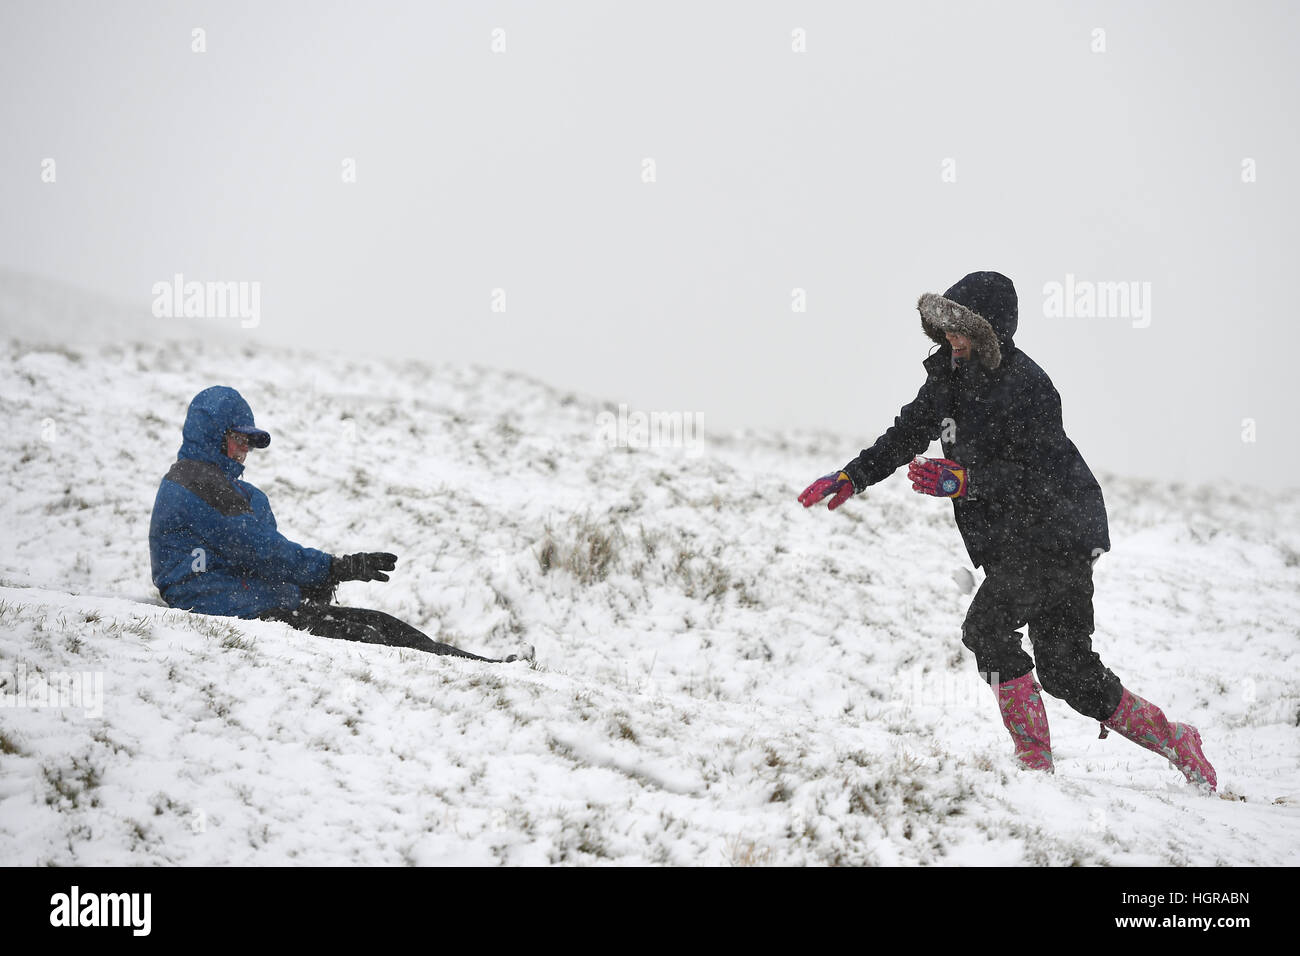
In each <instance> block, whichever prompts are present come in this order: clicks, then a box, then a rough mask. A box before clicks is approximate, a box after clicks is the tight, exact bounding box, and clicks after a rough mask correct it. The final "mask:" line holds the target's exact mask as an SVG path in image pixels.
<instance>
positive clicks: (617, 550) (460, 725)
mask: <svg viewBox="0 0 1300 956" xmlns="http://www.w3.org/2000/svg"><path fill="white" fill-rule="evenodd" d="M15 300H16V301H18V302H19V306H18V308H19V309H20V310H21V308H22V307H23V306H22V304H21V303H22V302H27V303H29V304H28V306H27V308H28V309H29V310H36V311H39V309H40V308H42V306H41V304H40V303H41V302H42V301H44V300H42V299H39V298H37V299H33V298H32V297H31V296H27V297H26V298H23V294H18V293H14V294H11V295H10V296H9V298H8V299H6V298H5V296H4V295H3V294H0V303H8V305H7V308H10V309H12V308H14V306H13V304H12V303H13V302H14V301H15ZM32 303H34V304H32ZM87 312H89V314H91V315H93V313H94V308H93V305H92V306H83V307H78V308H76V309H68V310H65V311H64V313H61V315H63V316H66V315H68V314H75V315H78V316H81V315H84V314H87ZM8 314H9V313H5V315H4V316H0V317H5V321H6V326H5V339H4V341H3V343H0V368H2V370H0V410H2V411H3V415H4V421H5V422H6V425H7V427H6V429H5V431H4V437H3V442H4V455H3V459H2V461H0V475H2V476H3V477H2V478H0V484H2V485H3V488H2V490H0V495H2V496H3V502H4V503H3V509H4V511H3V515H2V516H0V517H2V518H3V528H4V532H3V533H4V539H3V548H0V679H5V680H7V681H9V683H8V684H7V685H6V688H0V700H5V701H7V702H8V703H12V702H13V689H14V688H16V687H17V686H18V682H19V680H20V679H21V680H22V681H24V682H25V686H26V687H27V693H28V696H29V697H31V696H32V694H33V691H32V690H31V688H32V687H34V686H35V687H37V688H38V689H39V686H40V684H39V681H40V679H41V678H42V677H43V678H44V679H45V680H46V681H47V682H49V681H57V680H59V679H60V677H59V675H72V674H76V675H83V674H88V675H98V676H97V677H95V676H91V677H90V678H87V679H86V681H85V686H84V687H82V688H81V690H82V691H83V693H82V695H81V696H79V697H78V698H77V699H76V700H77V702H78V704H79V706H67V707H63V708H52V707H33V706H21V707H15V706H0V862H3V863H22V864H44V863H57V864H120V863H125V864H137V863H138V864H157V863H183V864H228V863H257V864H272V863H309V864H343V863H366V864H400V863H417V864H433V863H438V864H447V863H455V864H461V863H464V864H478V863H498V862H501V863H508V864H548V863H580V864H587V863H591V864H595V863H618V864H645V863H666V864H708V865H715V864H803V863H808V864H822V863H850V864H869V863H870V864H915V863H923V864H1019V863H1042V864H1069V863H1083V864H1101V863H1109V864H1122V865H1131V864H1156V865H1168V864H1173V865H1184V864H1196V865H1202V864H1203V865H1215V864H1232V865H1259V866H1273V865H1296V864H1297V863H1300V806H1298V804H1300V729H1298V727H1300V655H1298V651H1300V635H1298V628H1297V623H1296V622H1297V621H1300V505H1298V504H1297V503H1296V502H1295V501H1294V500H1291V501H1287V500H1280V501H1273V500H1265V499H1261V498H1258V497H1255V496H1254V495H1247V494H1245V493H1237V492H1235V491H1233V490H1232V489H1212V488H1195V487H1178V488H1167V487H1161V486H1157V485H1152V484H1148V483H1139V482H1134V481H1131V480H1126V479H1124V478H1122V477H1117V476H1111V475H1101V476H1099V477H1100V478H1101V480H1102V484H1103V488H1104V491H1105V493H1106V498H1107V503H1108V506H1109V508H1110V513H1111V520H1112V540H1113V542H1114V544H1115V549H1114V551H1113V552H1112V553H1111V554H1109V555H1107V556H1105V557H1104V558H1102V559H1101V561H1100V562H1099V563H1098V565H1097V567H1096V575H1095V576H1096V584H1097V605H1096V608H1097V611H1096V618H1097V625H1098V631H1097V634H1096V637H1095V644H1096V646H1097V647H1098V649H1099V650H1100V651H1101V653H1102V655H1103V659H1105V660H1106V661H1107V663H1108V664H1109V665H1110V666H1111V667H1112V668H1113V669H1114V670H1115V671H1116V672H1117V673H1119V674H1120V676H1121V677H1122V678H1123V679H1124V680H1125V683H1126V684H1127V685H1128V686H1129V687H1131V688H1132V689H1133V690H1135V691H1136V692H1138V693H1141V694H1143V695H1145V696H1147V697H1149V698H1151V699H1153V700H1155V701H1156V702H1157V703H1159V704H1161V705H1162V706H1163V707H1164V708H1165V709H1166V711H1167V712H1169V714H1170V715H1171V716H1172V717H1174V718H1175V719H1182V720H1189V721H1192V722H1193V723H1196V724H1197V725H1198V726H1199V727H1200V728H1201V730H1202V734H1203V737H1204V739H1205V742H1206V744H1205V745H1206V750H1207V754H1208V755H1209V756H1210V758H1211V760H1212V761H1213V762H1214V763H1215V765H1216V767H1217V768H1218V772H1219V779H1220V784H1221V787H1223V788H1225V789H1231V790H1232V791H1235V792H1237V793H1239V794H1242V795H1244V796H1246V797H1247V798H1248V799H1247V801H1245V802H1235V801H1227V800H1219V799H1214V798H1208V797H1204V796H1200V795H1198V794H1196V793H1194V792H1192V791H1191V790H1189V789H1188V788H1187V787H1186V786H1185V785H1184V784H1183V782H1182V778H1181V776H1180V775H1179V774H1178V773H1177V772H1176V771H1174V770H1172V769H1171V768H1170V767H1169V766H1168V765H1167V764H1166V763H1165V762H1164V761H1163V760H1161V759H1159V758H1157V757H1155V756H1154V755H1152V754H1150V753H1148V752H1146V751H1144V750H1140V749H1139V748H1137V747H1135V746H1133V745H1132V744H1130V743H1128V742H1127V741H1124V740H1122V739H1121V738H1119V737H1118V736H1117V735H1112V736H1111V737H1110V738H1108V739H1107V740H1105V741H1102V740H1098V739H1097V726H1096V724H1095V723H1093V722H1091V721H1089V720H1086V719H1085V718H1083V717H1081V716H1079V715H1077V714H1075V713H1074V712H1073V711H1071V710H1069V708H1068V707H1066V706H1065V705H1064V704H1063V703H1062V702H1059V701H1051V700H1049V703H1048V708H1049V714H1050V716H1051V718H1052V721H1053V723H1052V730H1053V739H1054V744H1055V756H1056V762H1057V773H1056V775H1055V776H1051V777H1044V776H1041V775H1035V774H1032V773H1029V772H1025V771H1020V770H1018V769H1016V768H1015V767H1013V765H1012V761H1011V758H1010V743H1009V741H1008V739H1007V737H1006V734H1005V731H1003V729H1002V727H1001V724H1000V722H999V720H998V717H997V714H996V711H995V708H994V706H993V702H992V695H991V693H990V692H989V690H988V688H987V687H986V686H985V685H983V684H982V683H980V682H979V681H978V679H977V678H976V676H975V674H974V668H973V664H972V663H971V661H970V658H969V655H968V653H967V652H966V651H965V650H964V648H962V646H961V644H960V625H961V620H962V616H963V614H964V611H965V607H966V605H967V603H968V602H969V599H970V597H969V594H967V593H966V592H964V591H963V590H962V589H961V588H960V587H959V585H958V583H957V582H956V580H955V578H954V572H958V571H959V570H960V569H961V568H963V567H965V566H966V563H965V556H964V551H963V550H962V548H961V543H960V539H959V538H958V536H957V534H956V531H955V529H954V528H953V527H952V522H951V517H950V509H949V508H948V506H947V505H946V504H945V503H942V502H937V501H932V500H929V499H923V498H920V497H918V496H916V495H914V494H912V493H911V492H910V490H908V488H907V486H906V484H905V482H904V481H903V480H902V479H901V478H900V477H898V476H895V477H894V478H892V479H890V480H889V481H887V482H885V483H883V484H882V485H880V486H877V487H876V488H873V489H871V490H870V491H869V492H868V493H867V494H866V495H864V496H861V497H859V498H857V499H854V500H853V501H851V502H849V504H848V505H846V506H845V507H844V508H842V509H841V510H840V511H838V512H836V513H834V514H830V513H828V512H826V511H825V510H824V509H817V510H815V511H812V512H805V511H804V510H803V509H802V508H801V507H799V506H798V505H797V504H796V502H795V501H794V497H795V495H796V494H797V493H798V491H799V489H801V488H802V487H803V486H804V485H805V484H806V483H807V482H808V481H809V480H810V479H811V478H812V477H814V476H816V475H818V474H822V473H823V472H825V471H827V470H828V469H830V468H832V467H834V466H836V465H838V464H842V463H843V461H844V460H846V459H847V458H848V457H851V456H852V454H854V453H855V452H856V450H857V449H858V448H859V447H861V445H862V444H863V442H864V441H869V440H870V439H871V438H872V437H874V435H875V434H876V433H877V431H878V430H879V427H880V426H881V425H883V424H885V423H887V422H888V421H889V420H891V418H892V415H893V412H894V409H878V410H875V412H874V413H872V412H870V410H864V422H863V432H862V434H859V435H831V434H825V433H800V434H767V433H745V434H733V435H727V436H717V435H709V434H707V433H706V435H705V440H704V441H703V443H702V446H701V447H698V448H694V449H690V450H684V449H642V450H636V449H627V448H613V449H611V448H608V447H606V446H605V445H604V444H603V443H601V442H600V441H599V440H598V439H599V429H598V426H597V421H598V419H597V416H598V415H599V414H600V413H601V412H602V411H604V410H606V409H607V408H608V407H611V406H605V405H602V404H601V403H599V402H597V401H594V400H590V399H587V398H583V397H579V396H574V395H566V394H564V393H562V392H559V391H556V390H554V389H552V388H549V387H546V386H543V385H541V384H539V383H537V382H534V381H531V380H529V379H526V378H523V377H520V376H516V375H510V374H506V373H501V372H495V371H487V370H480V369H466V368H450V367H441V366H429V365H424V364H418V363H407V364H403V363H396V362H390V361H382V360H377V359H363V358H355V357H347V356H338V355H314V354H307V353H291V352H286V351H281V350H267V349H264V348H258V349H257V350H256V351H254V350H253V349H252V348H251V347H246V346H241V345H240V344H239V343H238V341H237V340H234V339H231V338H228V339H227V340H224V341H218V340H215V339H214V340H211V341H209V342H206V343H196V342H186V341H182V340H177V341H168V342H159V343H154V344H143V343H137V342H134V341H131V340H130V339H113V338H111V337H110V338H108V339H107V340H105V339H104V338H103V337H102V336H100V337H96V336H93V335H89V334H87V335H80V334H77V332H76V330H75V329H69V328H68V327H67V325H66V319H60V317H59V316H49V315H42V316H38V317H37V319H35V320H31V319H30V317H29V320H28V321H27V323H26V324H24V325H22V326H19V325H17V324H16V323H15V324H14V325H12V326H11V325H10V324H9V320H8V318H7V315H8ZM61 321H63V322H64V324H63V325H60V322H61ZM33 329H37V330H44V332H45V334H43V335H42V334H38V333H37V332H33ZM42 341H44V342H45V343H47V344H39V343H40V342H42ZM49 342H58V343H62V344H61V345H50V344H48V343H49ZM34 343H37V344H34ZM212 384H228V385H233V386H235V387H237V388H239V389H240V390H241V391H242V392H243V393H244V395H245V397H246V398H248V400H249V402H250V404H251V405H252V407H253V410H254V413H255V414H256V416H257V420H258V423H259V425H261V426H262V427H264V428H266V429H268V430H269V431H270V432H271V433H272V435H273V440H272V444H271V447H270V448H269V449H267V450H266V451H264V452H258V451H254V452H252V453H251V455H250V462H249V468H248V471H247V473H246V477H247V478H248V479H249V480H250V481H252V482H254V483H255V484H258V485H259V486H260V487H262V488H263V490H265V491H266V492H267V494H268V495H269V496H270V499H271V502H272V505H273V506H274V508H275V510H276V515H277V517H278V519H279V521H280V526H281V530H282V531H284V532H285V533H286V534H287V535H288V536H289V537H291V538H293V539H295V540H298V541H300V542H302V543H304V544H310V545H313V546H316V547H320V548H323V549H325V550H329V551H334V552H335V553H341V552H347V551H354V550H378V549H384V550H391V551H394V552H396V553H397V554H399V556H400V560H399V563H398V569H397V572H396V573H395V574H394V576H393V580H392V581H391V583H389V584H356V583H353V584H347V585H344V587H343V588H342V589H341V592H340V597H341V599H342V600H343V601H344V602H345V603H351V604H356V605H360V606H370V607H377V608H380V609H382V610H385V611H389V612H391V613H393V614H396V615H398V616H400V617H403V618H405V619H407V620H409V621H411V622H412V623H414V624H416V625H417V626H420V627H422V628H423V629H424V630H425V631H426V632H427V633H429V634H430V635H431V636H433V637H434V638H435V639H437V640H441V641H448V642H451V643H454V644H457V645H459V646H463V647H465V648H467V649H470V650H473V651H476V652H484V653H492V654H498V653H501V654H504V653H506V652H508V651H509V650H511V649H512V648H513V647H514V646H515V645H516V644H517V643H518V642H519V641H520V640H525V641H528V642H530V643H533V644H534V645H535V646H536V648H537V656H538V663H537V665H536V666H534V667H531V668H530V667H529V666H527V665H525V664H512V665H504V666H498V667H492V666H486V665H481V664H475V663H473V662H466V661H458V660H448V659H442V658H433V657H428V656H425V655H420V654H417V653H414V652H410V651H399V650H395V649H389V648H382V647H371V646H362V645H353V644H345V643H339V642H330V641H327V640H324V639H320V638H314V637H311V636H308V635H305V634H302V633H299V632H296V631H293V630H291V629H289V628H287V627H285V626H283V625H278V624H269V623H262V622H241V621H235V620H232V619H223V618H205V617H201V616H194V615H187V614H184V613H180V612H176V611H171V610H168V609H166V608H164V607H161V606H159V605H158V599H157V594H156V592H155V591H154V590H153V588H152V585H151V583H150V581H149V562H148V551H147V531H148V521H149V510H150V507H151V505H152V502H153V496H154V493H155V491H156V489H157V485H158V481H159V478H160V477H161V475H162V474H163V472H164V471H165V470H166V468H167V467H168V466H169V464H170V462H171V461H172V460H173V459H174V457H175V453H176V449H177V448H178V447H179V444H180V425H181V421H182V420H183V417H184V412H185V407H186V404H187V403H188V401H189V399H190V398H191V397H192V396H193V395H194V393H195V392H197V391H198V390H200V389H201V388H203V387H205V386H208V385H212ZM1084 451H1085V454H1086V449H1084ZM977 577H978V575H977ZM78 680H81V677H80V676H78ZM96 680H98V681H100V684H99V685H98V686H100V687H101V688H102V697H101V698H99V702H100V705H101V706H102V714H100V715H99V716H91V715H88V714H87V713H86V710H87V705H89V704H93V703H94V698H93V694H92V693H91V691H90V690H88V689H87V688H90V689H93V688H94V687H95V686H96V685H95V681H96ZM6 689H7V690H8V694H9V696H8V697H7V698H6V697H4V693H5V691H6ZM90 709H91V710H92V711H94V712H98V710H99V708H98V707H91V708H90Z"/></svg>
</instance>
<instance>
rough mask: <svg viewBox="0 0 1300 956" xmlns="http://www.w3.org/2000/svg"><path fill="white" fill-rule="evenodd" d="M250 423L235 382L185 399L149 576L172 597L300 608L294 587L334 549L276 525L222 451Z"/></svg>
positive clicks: (214, 605) (239, 608)
mask: <svg viewBox="0 0 1300 956" xmlns="http://www.w3.org/2000/svg"><path fill="white" fill-rule="evenodd" d="M254 427H255V426H254V425H253V412H252V410H251V409H250V408H249V407H248V403H247V402H246V401H244V399H243V397H242V396H241V395H240V394H239V393H238V392H237V391H235V390H234V389H233V388H227V387H225V386H221V385H218V386H214V387H213V388H208V389H204V390H203V391H202V392H200V393H199V394H198V395H196V396H195V397H194V400H193V401H192V402H190V408H189V412H188V413H187V414H186V416H185V428H184V430H183V435H184V438H185V441H184V443H183V444H182V445H181V450H180V453H179V454H178V455H177V456H176V459H177V460H176V464H174V465H173V466H172V468H171V470H170V471H168V472H167V475H166V477H164V478H163V480H162V484H161V485H160V486H159V488H158V496H157V498H155V499H154V505H153V518H152V520H151V521H150V523H149V559H150V563H151V565H152V569H153V583H154V584H155V585H156V586H157V588H158V591H159V592H160V593H161V594H162V597H163V600H164V601H166V602H167V603H168V605H170V606H171V607H177V608H185V609H188V610H191V611H198V612H200V613H202V614H220V615H225V616H230V617H245V618H251V617H256V616H257V615H259V614H261V613H262V612H264V611H267V610H270V609H271V608H296V607H297V606H298V605H299V604H301V603H302V592H301V591H300V588H304V587H309V588H310V587H319V586H321V585H323V584H325V583H326V579H327V578H328V577H329V571H330V556H329V555H328V554H326V553H325V552H324V551H317V550H315V549H314V548H304V547H303V546H302V545H299V544H294V542H292V541H290V540H289V539H288V538H286V537H285V536H284V535H282V534H280V532H279V531H277V530H276V527H275V516H274V515H273V514H271V505H270V503H269V502H268V501H267V500H266V495H264V494H262V492H261V491H259V490H258V489H257V488H255V487H253V486H252V485H250V484H249V483H248V482H246V481H240V480H239V476H240V475H241V474H243V471H244V466H243V465H241V464H240V463H239V462H237V461H235V460H234V459H233V458H229V457H227V456H226V455H225V454H224V453H223V451H222V444H223V442H224V440H225V435H226V431H227V430H228V429H231V428H238V429H240V430H244V431H253V430H254ZM261 434H262V435H265V433H261Z"/></svg>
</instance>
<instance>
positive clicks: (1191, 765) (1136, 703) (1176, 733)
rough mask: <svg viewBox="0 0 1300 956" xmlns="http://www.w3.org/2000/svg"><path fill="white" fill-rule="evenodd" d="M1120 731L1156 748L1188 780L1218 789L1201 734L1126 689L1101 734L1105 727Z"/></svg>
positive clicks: (1142, 745) (1105, 722)
mask: <svg viewBox="0 0 1300 956" xmlns="http://www.w3.org/2000/svg"><path fill="white" fill-rule="evenodd" d="M1108 727H1109V728H1110V729H1111V730H1118V731H1119V732H1120V733H1121V734H1122V735H1123V736H1125V737H1127V738H1128V739H1129V740H1131V741H1133V743H1135V744H1137V745H1138V746H1139V747H1145V748H1146V749H1147V750H1154V751H1155V752H1156V753H1158V754H1160V755H1161V756H1162V757H1166V758H1168V760H1169V762H1170V763H1171V764H1173V765H1174V766H1175V767H1177V768H1178V769H1179V770H1181V771H1182V772H1183V776H1184V777H1186V778H1187V779H1188V781H1189V782H1191V783H1194V784H1197V785H1205V786H1208V787H1209V788H1210V789H1211V790H1215V789H1217V788H1218V784H1219V781H1218V778H1217V777H1216V776H1215V773H1214V768H1213V767H1212V766H1210V762H1209V761H1208V760H1206V759H1205V754H1204V753H1202V752H1201V735H1200V733H1199V732H1198V731H1197V729H1196V728H1195V727H1193V726H1192V725H1191V724H1171V723H1170V722H1169V720H1168V719H1167V718H1166V717H1165V714H1164V711H1162V710H1161V709H1160V708H1159V707H1157V706H1156V705H1155V704H1153V703H1151V702H1150V701H1149V700H1143V699H1142V698H1141V697H1139V696H1138V695H1137V694H1134V693H1133V692H1132V691H1130V690H1128V689H1127V688H1125V690H1124V695H1123V696H1122V697H1121V698H1120V699H1119V706H1118V707H1116V708H1115V713H1113V714H1111V715H1110V716H1109V717H1108V718H1106V719H1105V720H1103V721H1102V722H1101V736H1103V737H1105V736H1106V728H1108Z"/></svg>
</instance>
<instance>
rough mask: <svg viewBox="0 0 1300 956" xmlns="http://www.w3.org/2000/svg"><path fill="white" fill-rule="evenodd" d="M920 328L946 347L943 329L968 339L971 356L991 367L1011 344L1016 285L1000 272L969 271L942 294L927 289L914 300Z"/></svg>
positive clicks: (1016, 316)
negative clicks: (919, 318) (918, 314)
mask: <svg viewBox="0 0 1300 956" xmlns="http://www.w3.org/2000/svg"><path fill="white" fill-rule="evenodd" d="M916 310H917V311H918V312H920V313H921V328H922V330H923V331H924V332H925V334H926V335H928V336H929V337H930V338H931V339H933V340H934V341H935V342H937V343H939V345H941V346H943V348H945V349H950V346H949V345H948V339H947V338H946V337H945V333H947V332H955V333H957V334H958V335H964V336H966V337H967V338H969V339H970V340H971V358H972V360H974V361H975V362H978V363H979V364H980V365H982V366H984V368H986V369H988V370H989V371H992V370H994V369H996V368H997V367H998V366H999V365H1001V364H1002V358H1003V355H1004V353H1006V352H1009V351H1010V350H1011V349H1012V348H1014V347H1015V343H1014V342H1013V337H1014V336H1015V334H1016V326H1017V324H1018V322H1019V306H1018V303H1017V300H1016V287H1015V285H1014V284H1013V283H1012V282H1011V280H1010V279H1008V278H1007V277H1006V276H1004V275H1002V274H1001V273H1000V272H972V273H971V274H970V275H968V276H966V277H965V278H963V279H962V280H961V281H960V282H958V283H957V284H956V285H954V286H953V287H952V288H950V289H949V290H948V291H947V292H945V293H944V294H943V295H936V294H935V293H933V292H927V293H925V294H924V295H922V296H921V298H920V299H919V300H917V303H916Z"/></svg>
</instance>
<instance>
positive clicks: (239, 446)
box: [226, 432, 248, 465]
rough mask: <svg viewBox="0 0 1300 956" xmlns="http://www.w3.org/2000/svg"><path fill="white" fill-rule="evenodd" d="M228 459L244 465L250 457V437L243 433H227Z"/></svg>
mask: <svg viewBox="0 0 1300 956" xmlns="http://www.w3.org/2000/svg"><path fill="white" fill-rule="evenodd" d="M226 457H227V458H233V459H235V461H237V462H239V463H240V464H241V465H242V464H243V463H244V459H245V458H247V457H248V436H247V435H245V434H243V433H242V432H226Z"/></svg>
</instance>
